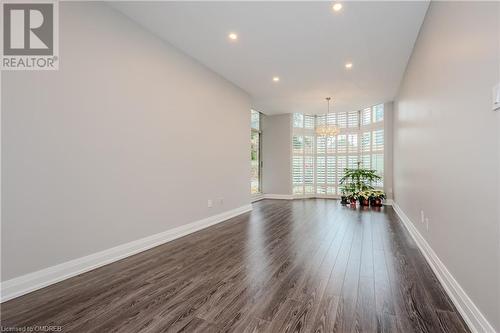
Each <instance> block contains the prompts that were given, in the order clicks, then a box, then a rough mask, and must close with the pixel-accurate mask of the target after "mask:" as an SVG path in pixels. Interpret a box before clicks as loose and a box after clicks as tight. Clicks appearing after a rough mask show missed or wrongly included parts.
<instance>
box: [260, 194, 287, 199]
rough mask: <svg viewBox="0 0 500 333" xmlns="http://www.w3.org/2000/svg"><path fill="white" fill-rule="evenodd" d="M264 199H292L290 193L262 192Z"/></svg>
mask: <svg viewBox="0 0 500 333" xmlns="http://www.w3.org/2000/svg"><path fill="white" fill-rule="evenodd" d="M264 199H277V200H293V199H294V197H293V195H291V194H264Z"/></svg>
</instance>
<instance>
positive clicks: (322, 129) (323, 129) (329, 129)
mask: <svg viewBox="0 0 500 333" xmlns="http://www.w3.org/2000/svg"><path fill="white" fill-rule="evenodd" d="M330 99H331V97H327V98H326V101H327V103H328V111H327V113H326V116H325V123H324V124H321V125H318V126H316V134H317V135H318V136H324V137H332V136H335V135H337V134H338V133H339V129H338V127H337V126H335V125H329V124H328V118H329V117H328V115H329V114H330Z"/></svg>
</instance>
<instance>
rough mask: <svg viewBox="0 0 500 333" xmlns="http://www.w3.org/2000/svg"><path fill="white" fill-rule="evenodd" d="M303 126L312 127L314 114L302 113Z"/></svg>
mask: <svg viewBox="0 0 500 333" xmlns="http://www.w3.org/2000/svg"><path fill="white" fill-rule="evenodd" d="M304 128H307V129H314V116H310V115H304Z"/></svg>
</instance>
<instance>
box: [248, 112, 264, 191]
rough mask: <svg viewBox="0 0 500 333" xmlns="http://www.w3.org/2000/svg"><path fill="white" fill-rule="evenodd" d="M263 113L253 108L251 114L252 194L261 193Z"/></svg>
mask: <svg viewBox="0 0 500 333" xmlns="http://www.w3.org/2000/svg"><path fill="white" fill-rule="evenodd" d="M260 123H261V115H260V112H257V111H255V110H251V114H250V127H251V129H252V130H251V133H250V165H251V175H250V191H251V193H252V194H258V193H261V192H262V191H261V168H260V167H261V156H260V155H261V154H260V148H261V134H262V132H261V124H260Z"/></svg>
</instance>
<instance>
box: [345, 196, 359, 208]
mask: <svg viewBox="0 0 500 333" xmlns="http://www.w3.org/2000/svg"><path fill="white" fill-rule="evenodd" d="M347 200H349V202H350V203H351V205H352V206H356V202H357V201H358V195H357V194H356V193H350V194H349V195H348V196H347Z"/></svg>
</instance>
